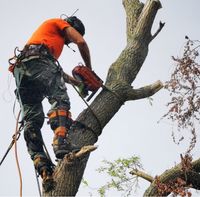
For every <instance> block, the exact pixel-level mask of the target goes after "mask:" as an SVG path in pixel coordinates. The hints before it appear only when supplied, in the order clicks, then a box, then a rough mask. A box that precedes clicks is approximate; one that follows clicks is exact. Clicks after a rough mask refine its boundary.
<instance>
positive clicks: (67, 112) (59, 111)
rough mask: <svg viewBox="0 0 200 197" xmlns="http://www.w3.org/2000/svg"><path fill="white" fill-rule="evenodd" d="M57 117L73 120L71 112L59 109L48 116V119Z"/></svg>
mask: <svg viewBox="0 0 200 197" xmlns="http://www.w3.org/2000/svg"><path fill="white" fill-rule="evenodd" d="M57 116H66V117H68V118H71V113H70V112H69V111H66V110H63V109H58V110H56V111H52V112H51V113H49V114H48V117H49V118H50V119H51V118H55V117H57Z"/></svg>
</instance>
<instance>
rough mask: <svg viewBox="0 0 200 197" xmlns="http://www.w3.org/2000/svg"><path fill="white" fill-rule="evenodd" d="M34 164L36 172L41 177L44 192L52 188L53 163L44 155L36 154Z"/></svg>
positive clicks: (53, 183)
mask: <svg viewBox="0 0 200 197" xmlns="http://www.w3.org/2000/svg"><path fill="white" fill-rule="evenodd" d="M34 166H35V169H36V170H37V172H38V174H39V175H40V176H41V177H42V180H43V181H42V185H43V188H44V191H45V192H48V191H50V190H52V189H53V188H54V186H55V182H54V180H53V176H52V174H53V164H52V163H51V162H50V161H49V159H47V158H46V156H44V155H37V156H36V157H35V158H34Z"/></svg>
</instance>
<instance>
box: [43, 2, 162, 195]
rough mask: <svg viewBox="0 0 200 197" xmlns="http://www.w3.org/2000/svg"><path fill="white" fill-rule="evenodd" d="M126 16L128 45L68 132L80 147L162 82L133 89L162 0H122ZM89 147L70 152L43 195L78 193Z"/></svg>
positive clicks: (93, 139) (94, 137)
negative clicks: (143, 0) (51, 187)
mask: <svg viewBox="0 0 200 197" xmlns="http://www.w3.org/2000/svg"><path fill="white" fill-rule="evenodd" d="M123 5H124V9H125V11H126V16H127V45H126V47H125V48H124V50H123V51H122V52H121V54H120V56H119V57H118V59H117V60H116V61H115V62H114V63H113V64H112V65H111V66H110V68H109V71H108V74H107V78H106V82H105V86H106V88H104V89H103V90H102V91H101V92H100V93H99V95H97V97H96V98H95V99H94V101H93V102H92V103H91V105H90V107H89V108H87V109H85V110H84V111H82V112H81V113H80V115H79V116H78V118H77V121H78V122H80V123H81V124H82V125H84V127H83V126H82V125H80V124H75V125H74V126H73V127H72V129H71V130H70V132H69V137H70V139H71V141H72V143H74V144H76V145H79V146H81V147H82V146H87V145H94V144H95V142H96V141H97V140H98V136H99V135H100V134H101V133H102V130H103V128H104V127H105V125H106V124H107V123H108V122H109V121H110V120H111V119H112V117H113V116H114V115H115V114H116V113H117V112H118V110H119V109H120V108H121V106H122V105H123V104H124V103H125V102H126V101H129V100H136V99H142V98H146V97H149V96H152V95H153V94H155V93H156V92H157V91H159V90H160V89H161V88H162V87H163V85H162V83H161V82H160V81H157V82H155V83H154V84H151V85H147V86H144V87H142V88H139V89H133V87H132V86H131V84H132V82H133V81H134V80H135V78H136V76H137V74H138V72H139V70H140V68H141V67H142V65H143V63H144V61H145V58H146V56H147V53H148V46H149V44H150V42H151V41H152V40H153V39H154V38H155V37H156V35H157V34H158V33H159V31H160V30H161V29H162V27H163V24H162V23H160V27H159V29H158V31H157V32H156V33H155V34H153V35H152V34H151V28H152V25H153V21H154V19H155V16H156V13H157V11H158V9H159V8H161V4H160V2H159V0H147V1H146V4H143V3H141V2H139V0H123ZM89 154H90V150H89V151H86V152H82V153H80V154H78V156H72V157H70V156H69V155H67V156H66V157H65V158H64V159H63V160H62V161H59V162H58V165H57V166H56V169H55V173H54V179H55V181H56V183H57V184H56V187H55V189H54V190H53V191H51V192H49V193H45V192H43V195H44V196H75V195H76V193H77V192H78V188H79V185H80V183H81V180H82V176H83V173H84V170H85V167H86V164H87V161H88V158H89Z"/></svg>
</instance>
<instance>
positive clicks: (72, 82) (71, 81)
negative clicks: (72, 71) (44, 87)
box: [63, 72, 82, 86]
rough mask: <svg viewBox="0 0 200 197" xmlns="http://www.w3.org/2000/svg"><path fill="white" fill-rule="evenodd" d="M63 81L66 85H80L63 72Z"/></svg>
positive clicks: (79, 82)
mask: <svg viewBox="0 0 200 197" xmlns="http://www.w3.org/2000/svg"><path fill="white" fill-rule="evenodd" d="M63 79H64V81H65V82H66V83H70V84H72V85H75V86H80V85H81V84H82V82H81V81H78V80H76V79H75V78H73V77H71V76H70V75H68V74H67V73H65V72H63Z"/></svg>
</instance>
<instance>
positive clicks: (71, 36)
mask: <svg viewBox="0 0 200 197" xmlns="http://www.w3.org/2000/svg"><path fill="white" fill-rule="evenodd" d="M64 31H65V39H66V43H70V42H73V43H75V44H76V45H77V46H78V49H79V51H80V54H81V56H82V58H83V61H84V63H85V65H86V66H87V67H88V68H90V69H92V66H91V57H90V51H89V47H88V45H87V43H86V41H85V40H84V38H83V36H82V35H81V34H80V33H79V32H78V31H76V30H75V29H74V28H73V27H68V28H65V29H64Z"/></svg>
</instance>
